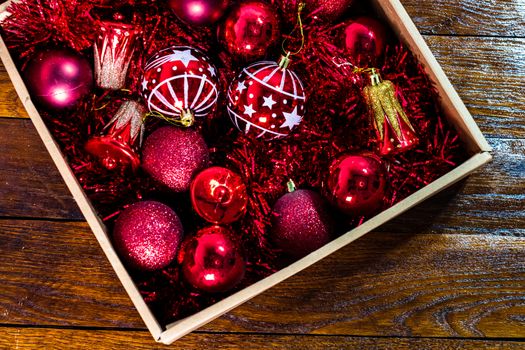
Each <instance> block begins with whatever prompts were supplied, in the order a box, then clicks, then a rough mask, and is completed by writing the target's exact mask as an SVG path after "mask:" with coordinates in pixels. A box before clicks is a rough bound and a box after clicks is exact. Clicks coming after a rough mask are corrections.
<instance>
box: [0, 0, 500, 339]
mask: <svg viewBox="0 0 525 350" xmlns="http://www.w3.org/2000/svg"><path fill="white" fill-rule="evenodd" d="M370 1H372V3H373V4H374V6H375V8H376V10H377V11H378V12H379V13H380V14H381V15H382V16H383V18H385V19H386V20H387V21H388V22H389V23H390V25H391V27H392V29H393V30H394V31H395V32H396V33H397V35H398V36H399V38H400V39H401V40H402V41H403V42H404V43H405V44H406V45H407V46H408V47H409V48H410V49H411V50H412V52H413V53H414V55H415V56H416V57H417V58H418V59H419V61H420V62H421V63H422V64H423V65H424V66H425V68H426V71H427V73H428V75H429V76H430V78H431V79H432V80H433V82H434V83H435V86H436V88H437V90H438V92H439V95H440V104H441V107H442V109H443V111H444V112H445V114H446V116H447V118H448V119H449V121H450V122H451V124H453V125H454V126H455V128H456V129H457V131H458V133H459V134H460V136H461V138H462V140H463V142H464V144H465V145H466V147H467V151H468V152H469V154H470V158H469V159H468V160H467V161H465V162H464V163H463V164H460V165H459V166H457V167H456V168H455V169H454V170H452V171H450V172H449V173H447V174H446V175H444V176H442V177H441V178H439V179H438V180H436V181H434V182H433V183H431V184H429V185H427V186H426V187H424V188H422V189H421V190H419V191H417V192H416V193H414V194H412V195H411V196H409V197H407V198H406V199H404V200H403V201H401V202H399V203H397V204H396V205H395V206H393V207H391V208H389V209H388V210H385V211H383V212H382V213H380V214H379V215H376V216H375V217H374V218H372V219H370V220H368V221H366V222H365V223H363V224H362V225H361V226H359V227H357V228H355V229H353V230H351V231H350V232H348V233H346V234H344V235H342V236H340V237H339V238H337V239H335V240H333V241H332V242H330V243H329V244H327V245H325V246H324V247H322V248H321V249H319V250H317V251H315V252H313V253H311V254H310V255H308V256H306V257H304V258H302V259H301V260H299V261H297V262H295V263H293V264H292V265H290V266H288V267H286V268H284V269H282V270H280V271H278V272H276V273H274V274H273V275H271V276H269V277H267V278H265V279H263V280H261V281H259V282H257V283H255V284H253V285H251V286H249V287H247V288H245V289H243V290H241V291H239V292H237V293H235V294H233V295H231V296H230V297H228V298H226V299H223V300H222V301H220V302H218V303H216V304H214V305H212V306H210V307H208V308H206V309H204V310H202V311H200V312H198V313H196V314H194V315H192V316H190V317H187V318H184V319H181V320H179V321H177V322H174V323H172V324H169V325H161V324H159V322H158V321H157V320H156V319H155V317H154V315H153V314H152V312H151V311H150V309H149V308H148V306H147V305H146V303H145V302H144V300H143V298H142V296H141V295H140V293H139V291H138V289H137V287H136V286H135V284H134V283H133V281H132V279H131V277H130V275H129V273H128V271H127V270H126V268H125V267H124V265H123V264H122V262H121V260H120V259H119V257H118V255H117V253H116V252H115V250H114V248H113V246H112V245H111V241H110V237H109V235H108V232H107V230H106V227H105V225H104V224H103V222H102V220H101V219H100V218H99V217H98V216H97V214H96V212H95V210H94V208H93V207H92V205H91V203H90V202H89V200H88V198H87V197H86V195H85V193H84V192H83V190H82V188H81V186H80V185H79V183H78V181H77V179H76V178H75V176H74V174H73V172H72V171H71V169H70V168H69V166H68V164H67V162H66V160H65V159H64V156H63V155H62V153H61V151H60V149H59V147H58V146H57V144H56V143H55V141H54V140H53V137H52V136H51V134H50V132H49V130H48V129H47V128H46V126H45V124H44V122H43V120H42V118H41V116H40V115H39V113H38V111H37V109H36V108H35V106H34V105H33V102H32V101H31V98H30V96H29V93H28V91H27V89H26V87H25V85H24V82H23V80H22V78H21V77H20V73H19V72H18V70H17V68H16V66H15V64H14V62H13V60H12V58H11V56H10V54H9V52H8V50H7V48H6V45H5V43H4V41H3V40H2V39H1V38H0V57H1V59H2V62H3V64H4V66H5V67H6V69H7V72H8V73H9V76H10V78H11V80H12V82H13V85H14V86H15V88H16V91H17V92H18V95H19V97H20V99H21V101H22V103H23V104H24V106H25V108H26V110H27V112H28V114H29V116H30V117H31V120H32V121H33V124H34V125H35V127H36V129H37V131H38V133H39V135H40V137H41V138H42V140H43V142H44V144H45V146H46V148H47V150H48V151H49V153H50V154H51V157H52V158H53V160H54V162H55V164H56V166H57V168H58V170H59V171H60V174H61V175H62V177H63V178H64V180H65V182H66V184H67V186H68V188H69V189H70V191H71V193H72V195H73V197H74V198H75V200H76V201H77V203H78V205H79V207H80V210H81V211H82V213H83V214H84V216H85V218H86V220H87V222H88V223H89V225H90V227H91V229H92V230H93V233H94V234H95V237H96V238H97V240H98V242H99V243H100V245H101V247H102V249H103V251H104V253H105V254H106V256H107V258H108V260H109V261H110V263H111V265H112V266H113V268H114V269H115V271H116V274H117V276H118V278H119V279H120V281H121V282H122V284H123V286H124V288H125V289H126V291H127V293H128V294H129V296H130V298H131V300H132V301H133V303H134V305H135V307H136V308H137V310H138V312H139V313H140V315H141V316H142V319H143V320H144V323H145V324H146V326H147V327H148V329H149V330H150V332H151V334H152V335H153V337H154V338H155V340H157V341H159V342H162V343H165V344H170V343H172V342H174V341H175V340H177V339H178V338H180V337H182V336H184V335H185V334H188V333H189V332H191V331H193V330H195V329H197V328H199V327H201V326H202V325H204V324H206V323H208V322H210V321H212V320H213V319H215V318H217V317H219V316H221V315H223V314H224V313H226V312H228V311H229V310H231V309H233V308H235V307H236V306H238V305H240V304H242V303H244V302H245V301H247V300H249V299H251V298H253V297H254V296H256V295H258V294H260V293H262V292H264V291H265V290H267V289H269V288H271V287H272V286H274V285H276V284H277V283H280V282H282V281H283V280H285V279H287V278H288V277H290V276H293V275H294V274H296V273H297V272H299V271H301V270H303V269H305V268H307V267H308V266H310V265H312V264H314V263H316V262H317V261H319V260H321V259H323V258H324V257H326V256H328V255H330V254H332V253H333V252H335V251H336V250H338V249H340V248H342V247H344V246H345V245H347V244H349V243H351V242H352V241H354V240H356V239H358V238H359V237H361V236H363V235H365V234H366V233H368V232H370V231H371V230H373V229H375V228H377V227H378V226H380V225H382V224H384V223H385V222H387V221H389V220H390V219H392V218H394V217H396V216H398V215H399V214H401V213H403V212H405V211H406V210H408V209H410V208H412V207H413V206H415V205H417V204H418V203H420V202H422V201H424V200H425V199H427V198H429V197H431V196H433V195H434V194H436V193H437V192H439V191H441V190H443V189H445V188H446V187H448V186H450V185H452V184H454V183H456V182H458V181H459V180H461V179H462V178H464V177H466V176H467V175H469V174H470V173H472V172H473V171H474V170H476V169H478V168H479V167H481V166H482V165H483V164H485V163H487V162H488V161H489V160H490V159H491V155H490V151H491V148H490V146H489V145H488V143H487V141H486V140H485V138H484V137H483V135H482V134H481V132H480V130H479V128H478V126H477V125H476V123H475V122H474V120H473V118H472V116H471V115H470V113H469V112H468V110H467V108H466V107H465V105H464V104H463V102H462V101H461V99H460V98H459V96H458V94H457V93H456V91H455V90H454V88H453V87H452V85H451V84H450V81H449V80H448V78H447V77H446V76H445V74H444V72H443V70H442V69H441V67H440V66H439V64H438V63H437V61H436V59H435V58H434V56H433V54H432V53H431V52H430V50H429V48H428V46H427V45H426V43H425V41H424V40H423V38H422V36H421V34H420V33H419V32H418V30H417V29H416V27H415V25H414V23H413V22H412V20H411V19H410V17H409V16H408V14H407V13H406V11H405V9H404V8H403V6H402V5H401V3H400V2H399V0H370ZM9 3H10V1H8V2H6V3H4V4H3V5H1V6H0V18H4V17H5V16H8V15H9V13H7V12H6V8H7V6H8V5H9Z"/></svg>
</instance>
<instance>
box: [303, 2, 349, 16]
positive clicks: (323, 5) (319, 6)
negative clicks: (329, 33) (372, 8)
mask: <svg viewBox="0 0 525 350" xmlns="http://www.w3.org/2000/svg"><path fill="white" fill-rule="evenodd" d="M353 2H354V0H305V3H306V10H307V11H308V12H309V13H314V12H315V14H314V16H317V17H318V18H320V19H323V20H326V21H335V20H336V19H338V18H339V17H341V16H342V15H344V14H345V12H346V11H348V9H349V8H350V6H352V3H353Z"/></svg>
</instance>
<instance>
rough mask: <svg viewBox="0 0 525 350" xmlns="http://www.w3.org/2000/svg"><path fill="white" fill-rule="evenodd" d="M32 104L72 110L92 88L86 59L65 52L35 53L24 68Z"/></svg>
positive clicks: (91, 72) (70, 51)
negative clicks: (32, 100)
mask: <svg viewBox="0 0 525 350" xmlns="http://www.w3.org/2000/svg"><path fill="white" fill-rule="evenodd" d="M24 77H25V82H26V85H27V87H28V89H29V91H30V93H31V97H32V98H33V99H34V101H35V102H36V103H38V104H40V105H42V106H43V107H45V108H48V109H57V110H58V109H67V108H71V107H74V106H75V105H76V104H77V103H78V102H79V101H80V100H81V99H82V98H84V97H85V96H86V95H87V94H89V92H90V91H91V88H92V86H93V70H92V69H91V64H90V63H89V62H88V60H87V59H85V58H84V57H82V56H81V55H79V54H78V53H76V52H74V51H72V50H68V49H48V50H43V51H38V52H37V53H36V54H35V55H34V57H33V58H32V59H31V61H29V64H28V65H27V67H26V68H25V69H24Z"/></svg>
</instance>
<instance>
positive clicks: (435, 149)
mask: <svg viewBox="0 0 525 350" xmlns="http://www.w3.org/2000/svg"><path fill="white" fill-rule="evenodd" d="M272 3H273V4H274V6H276V7H277V8H278V9H279V13H280V15H281V17H282V20H283V26H282V27H283V30H291V29H292V28H293V26H294V25H295V18H296V8H297V7H296V6H297V3H296V2H295V1H285V0H274V1H273V2H272ZM93 6H94V5H93V2H85V1H80V0H73V1H64V0H22V1H20V2H18V3H15V4H13V5H11V7H10V8H9V12H10V13H11V14H12V15H11V16H10V17H9V18H8V19H6V20H5V21H4V23H3V24H2V26H3V28H2V32H3V35H4V37H5V39H6V43H7V45H8V48H9V49H10V50H11V53H12V54H13V56H14V57H15V59H16V61H17V62H18V64H19V67H22V66H23V64H24V62H25V61H26V60H27V59H28V57H30V55H31V54H32V53H33V52H34V50H37V49H39V48H44V47H48V46H56V45H61V46H69V47H71V48H73V49H75V50H77V51H79V52H82V51H83V50H85V49H86V48H88V47H89V46H91V45H92V42H93V40H92V39H93V37H94V32H93V31H94V28H93V25H92V18H91V12H92V9H93ZM134 6H135V7H136V9H137V11H136V12H137V13H139V14H140V18H139V21H138V25H140V26H141V27H142V29H143V36H142V45H141V46H142V47H141V48H140V49H139V50H137V53H136V57H135V59H134V60H133V62H132V65H131V68H130V73H129V83H128V87H129V89H130V92H128V91H120V92H103V91H95V93H94V94H93V96H92V97H91V98H90V99H86V100H85V101H83V103H81V104H80V105H79V106H78V107H77V108H76V109H75V110H72V111H68V112H62V113H47V112H45V111H41V113H42V115H43V117H44V118H45V120H46V123H47V126H48V127H49V129H50V130H51V132H52V133H53V135H54V137H55V138H56V140H57V141H58V143H59V144H60V146H61V148H62V151H63V153H64V154H65V155H66V157H67V159H68V160H69V162H70V165H71V168H72V169H73V171H74V172H75V174H76V176H77V177H78V179H79V181H80V183H81V185H82V187H83V188H84V190H85V191H86V193H87V194H88V196H89V198H90V199H91V201H92V202H93V204H94V206H95V208H96V209H97V211H98V212H99V214H100V215H101V217H102V218H104V220H105V221H106V223H107V224H108V227H109V228H110V229H111V227H112V224H113V222H114V219H115V218H116V216H117V215H118V213H119V212H120V211H121V210H122V209H123V208H125V207H126V206H127V205H129V204H131V203H134V202H136V201H138V200H141V199H146V198H154V199H160V200H161V201H163V202H165V203H167V204H169V205H171V206H172V207H173V208H174V209H175V210H176V211H177V213H178V214H179V216H180V217H181V218H182V220H183V223H184V226H185V228H186V231H187V232H188V233H191V232H194V231H195V230H197V229H198V228H199V227H202V226H204V225H205V223H203V222H202V221H200V220H199V219H198V218H197V217H196V215H195V214H194V213H193V212H192V211H191V210H190V209H188V208H190V207H191V206H190V205H189V198H188V195H187V194H177V195H173V194H169V193H167V192H165V191H163V189H162V188H159V187H158V186H157V185H156V184H154V183H153V182H152V181H151V180H150V179H149V177H148V176H147V175H145V174H143V173H142V172H139V173H138V174H130V173H128V172H126V171H122V172H121V173H115V172H109V171H107V170H105V168H103V167H101V166H99V165H98V164H97V163H96V162H94V161H93V159H92V158H90V157H89V156H88V155H87V154H86V153H85V151H84V149H83V146H84V144H85V142H86V141H87V140H88V139H89V138H90V137H91V136H92V135H94V134H96V133H97V132H100V131H101V129H102V128H103V126H104V125H105V124H106V122H107V121H108V120H109V119H111V117H112V116H113V115H114V113H115V112H116V110H117V108H118V107H119V105H120V102H121V101H122V99H124V98H129V97H133V98H137V96H138V95H137V91H138V87H139V80H140V76H141V70H142V67H143V64H144V62H145V60H146V59H147V58H148V57H149V56H150V55H152V54H153V53H155V52H156V51H158V50H159V49H161V48H164V47H167V46H169V45H172V44H183V45H191V46H194V47H198V48H201V49H203V50H204V51H206V52H207V53H208V54H209V55H210V56H212V58H213V59H214V60H215V62H216V63H217V65H218V67H219V71H220V75H221V82H222V91H226V89H227V87H228V84H229V82H230V81H231V79H232V78H233V77H234V76H235V75H236V73H237V71H238V70H239V69H241V68H243V66H244V65H246V62H242V61H241V60H240V59H238V58H237V57H231V56H230V55H228V54H227V53H226V52H225V51H223V50H222V49H221V48H220V47H218V44H217V43H216V40H215V35H214V33H213V32H212V31H211V30H210V29H206V28H204V29H200V28H192V27H189V26H187V25H184V24H182V23H181V22H180V21H178V20H177V19H176V17H175V16H174V15H173V14H172V13H171V12H170V11H169V10H168V9H167V7H166V6H165V5H163V3H162V2H161V1H146V0H140V1H135V4H134ZM338 30H339V27H338V26H337V25H326V24H320V23H316V22H314V20H313V18H310V17H307V18H306V19H305V33H306V41H305V42H306V45H305V47H304V49H303V50H302V51H301V52H300V54H299V55H297V56H295V57H294V58H293V60H294V62H293V69H294V70H295V71H296V72H297V73H298V75H299V76H300V77H301V78H302V80H303V82H304V84H305V87H306V91H307V96H308V97H309V99H308V105H307V110H308V114H307V116H306V117H305V118H304V121H303V123H302V124H301V126H300V128H299V130H298V131H296V132H295V133H294V134H293V135H291V136H290V137H288V138H286V139H284V140H282V141H278V142H272V143H268V142H263V141H258V140H255V141H254V140H250V139H247V138H245V137H244V135H241V134H239V133H238V132H237V131H236V130H234V128H233V127H232V125H231V123H230V121H229V118H228V116H227V114H226V112H225V110H226V109H225V105H224V103H225V102H224V101H222V102H221V103H220V104H219V108H218V112H217V113H216V114H215V116H213V117H212V118H209V119H208V120H207V121H206V123H204V125H201V126H200V127H201V128H202V132H203V134H204V136H205V138H206V140H207V142H208V144H209V146H210V149H211V152H212V158H213V162H214V163H215V164H217V165H225V166H228V167H230V168H231V169H232V170H236V171H238V172H239V173H240V174H241V175H242V177H243V179H244V181H245V182H246V184H247V187H248V189H249V197H250V200H249V208H248V212H247V215H246V216H245V217H244V218H243V219H242V220H241V221H240V222H238V223H236V224H234V225H233V228H234V229H235V230H236V232H238V233H239V235H240V236H241V237H242V238H243V241H244V242H243V243H244V246H245V247H246V250H247V254H246V256H247V257H248V268H247V277H246V278H245V281H244V282H243V283H242V285H241V286H239V287H238V289H239V288H243V287H245V286H247V285H249V284H251V283H253V282H255V281H257V280H259V279H261V278H263V277H265V276H267V275H269V274H270V273H272V272H273V271H275V270H277V269H279V268H282V267H283V266H284V265H285V264H287V263H288V261H284V260H282V259H280V258H279V254H278V253H279V252H278V251H276V250H275V248H274V247H272V244H271V242H270V241H269V240H268V236H267V232H268V228H269V225H270V220H269V219H270V212H271V208H272V205H273V204H274V203H275V201H276V200H277V199H278V198H279V197H280V196H282V195H283V194H284V193H285V192H286V183H287V182H288V180H290V179H293V180H294V181H295V183H296V184H297V186H298V187H299V188H311V189H315V190H317V191H318V192H320V193H323V192H324V180H325V177H326V175H327V169H328V166H329V164H330V162H331V161H332V160H333V159H334V157H336V156H337V155H338V154H340V153H341V152H345V151H349V150H363V149H371V147H372V145H371V143H370V140H371V139H372V138H371V137H370V136H371V134H372V130H371V126H370V123H369V121H368V118H367V115H366V106H365V104H364V101H363V98H362V96H361V90H362V88H363V82H362V81H361V80H360V78H359V77H357V76H354V75H353V74H351V73H349V72H348V71H345V70H343V69H341V68H340V67H338V66H337V65H335V64H334V58H343V59H344V52H342V50H341V49H340V48H339V47H338V46H337V42H336V41H335V40H334V38H337V33H338ZM84 54H86V55H87V56H90V54H87V53H86V52H84ZM279 55H280V52H279V50H278V49H277V48H275V49H273V50H272V51H271V52H269V54H268V56H269V57H270V58H273V59H274V60H277V59H278V57H279ZM380 68H381V69H382V72H383V76H384V77H385V79H388V80H392V81H393V82H394V83H395V84H396V85H397V86H398V90H399V91H398V92H399V98H400V99H401V103H402V105H403V107H404V108H405V109H406V111H407V114H408V115H409V116H410V118H411V120H412V121H413V124H414V126H415V128H416V130H417V131H418V134H419V136H420V144H419V145H418V147H417V148H415V149H414V150H412V151H409V152H406V153H404V154H402V155H398V156H396V157H394V158H391V159H389V161H388V163H389V168H390V179H389V180H390V194H389V204H390V205H393V204H395V203H396V202H398V201H400V200H402V199H403V198H405V197H407V196H408V195H410V194H412V193H414V192H415V191H416V190H418V189H420V188H422V187H424V186H425V185H427V184H429V183H430V182H432V181H434V180H435V179H437V178H438V177H440V176H441V175H443V174H445V173H447V172H448V171H450V169H452V168H454V167H455V165H456V164H457V163H458V162H460V161H462V160H464V159H465V158H466V152H465V151H464V148H463V146H462V144H461V142H460V140H459V138H458V136H457V134H456V132H455V131H454V129H453V128H451V127H450V126H449V125H448V123H447V121H446V119H445V118H444V117H443V115H442V111H441V110H440V109H439V107H438V103H437V93H436V91H435V90H434V88H433V86H432V84H431V82H430V80H429V78H428V76H427V75H426V74H425V72H424V70H423V68H422V67H421V65H420V64H419V63H418V62H417V61H416V59H415V58H414V57H413V56H412V54H411V53H410V52H409V51H408V50H407V49H406V48H405V47H403V46H402V45H400V44H396V43H393V44H392V45H391V47H390V48H389V49H388V50H387V52H386V54H385V58H384V62H383V64H382V67H380ZM332 96H338V98H337V99H333V98H332ZM159 123H160V122H158V121H151V120H150V121H148V125H147V130H148V132H151V130H153V129H155V128H156V127H157V126H158V125H159ZM356 221H359V218H356ZM356 224H357V222H351V221H350V222H349V221H348V219H346V218H343V217H340V218H339V225H338V233H339V234H341V233H343V232H345V231H346V230H348V229H350V228H352V227H353V226H355V225H356ZM178 274H179V270H178V268H177V267H176V266H171V267H169V268H166V269H164V270H162V271H158V272H155V273H150V274H147V275H146V274H141V273H134V279H135V281H136V282H137V284H138V285H139V288H140V290H141V291H142V293H143V295H144V297H145V299H146V301H147V302H148V303H149V304H150V305H151V306H152V309H153V310H154V312H155V313H156V315H157V316H158V317H159V320H161V322H164V323H169V322H172V321H174V320H177V319H179V318H181V317H184V316H187V315H189V314H191V313H194V312H195V311H197V310H200V309H202V308H203V307H205V306H207V305H210V304H212V303H214V302H215V301H217V300H220V299H221V298H223V297H224V296H225V295H213V296H210V295H207V294H201V293H198V292H195V290H193V289H192V288H190V287H189V286H188V285H187V284H185V283H184V282H183V281H182V280H181V279H180V278H179V276H178Z"/></svg>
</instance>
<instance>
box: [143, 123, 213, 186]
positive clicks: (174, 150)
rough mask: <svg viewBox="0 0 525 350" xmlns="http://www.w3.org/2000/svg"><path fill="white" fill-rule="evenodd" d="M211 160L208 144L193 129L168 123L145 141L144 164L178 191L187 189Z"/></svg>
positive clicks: (163, 182)
mask: <svg viewBox="0 0 525 350" xmlns="http://www.w3.org/2000/svg"><path fill="white" fill-rule="evenodd" d="M208 163H209V152H208V146H206V142H205V141H204V139H203V138H202V136H201V134H200V133H199V132H198V131H196V130H193V129H182V128H178V127H174V126H165V127H162V128H160V129H157V130H155V131H154V132H153V133H152V134H151V135H150V136H149V137H148V138H147V139H146V141H145V142H144V147H143V150H142V167H143V168H144V170H145V171H146V172H147V173H148V174H150V175H151V177H153V178H154V179H155V180H157V181H158V182H160V183H161V184H163V185H165V186H166V187H168V188H169V189H171V190H172V191H175V192H184V191H187V190H188V189H189V188H190V183H191V179H192V177H193V176H194V175H195V174H196V173H197V172H198V171H199V170H201V169H204V168H206V166H208Z"/></svg>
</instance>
